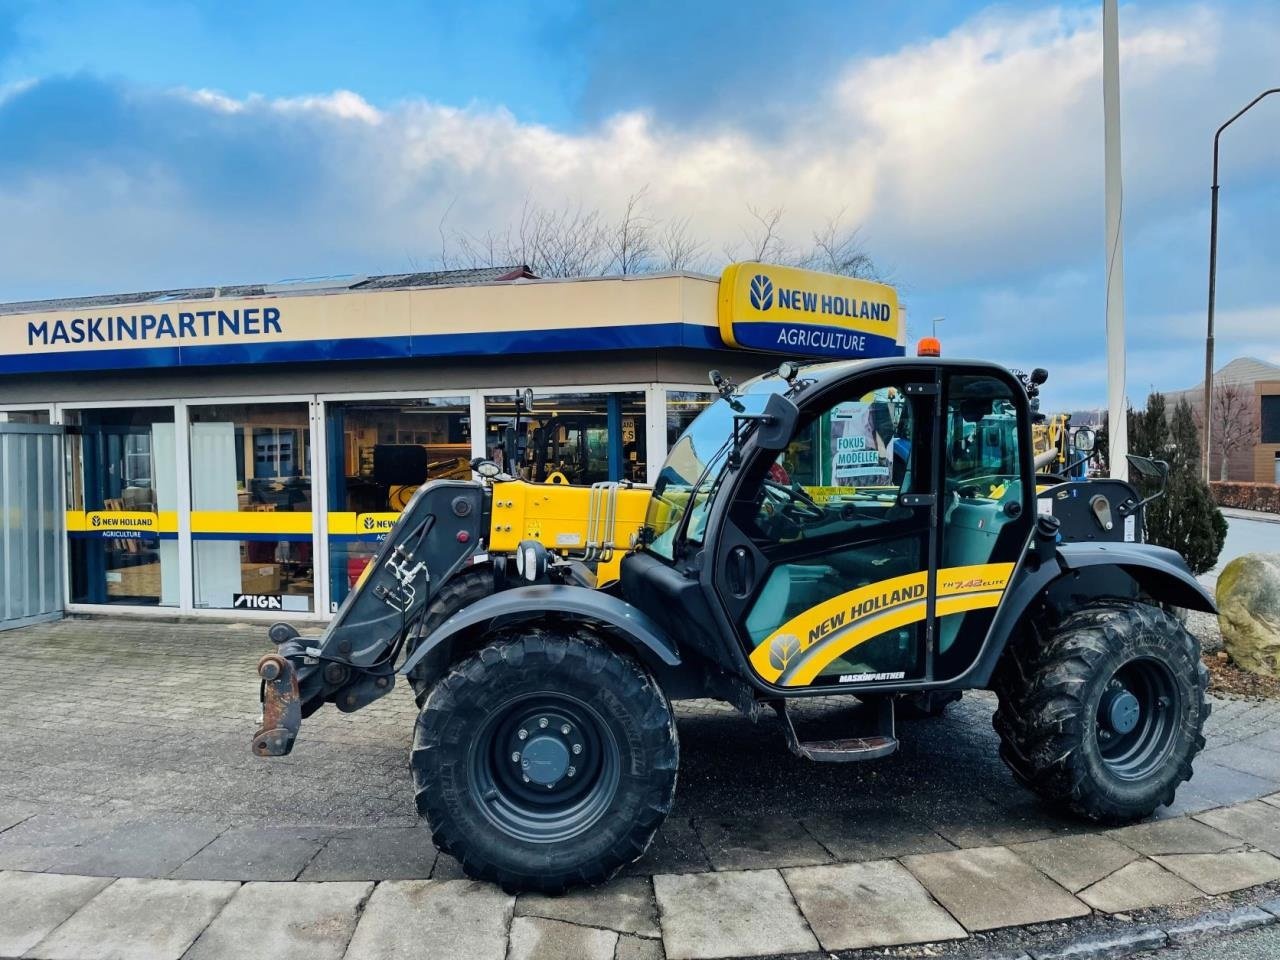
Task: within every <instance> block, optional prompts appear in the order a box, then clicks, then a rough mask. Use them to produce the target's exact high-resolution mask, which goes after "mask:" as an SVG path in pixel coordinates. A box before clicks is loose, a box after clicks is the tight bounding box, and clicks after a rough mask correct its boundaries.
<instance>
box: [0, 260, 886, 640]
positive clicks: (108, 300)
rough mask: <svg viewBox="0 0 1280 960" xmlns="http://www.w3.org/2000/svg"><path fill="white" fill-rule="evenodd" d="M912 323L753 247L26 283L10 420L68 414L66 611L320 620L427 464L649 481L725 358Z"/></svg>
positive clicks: (870, 343) (875, 348)
mask: <svg viewBox="0 0 1280 960" xmlns="http://www.w3.org/2000/svg"><path fill="white" fill-rule="evenodd" d="M806 313H807V314H812V315H813V316H811V317H806ZM818 314H825V315H827V316H826V317H825V318H824V321H825V322H823V323H818V322H817V321H818V316H817V315H818ZM797 318H798V321H806V320H807V319H808V320H813V321H814V323H812V324H807V323H806V322H797ZM904 330H905V326H904V323H903V319H902V316H901V313H900V311H899V308H898V304H897V301H896V298H894V297H893V296H892V291H891V290H889V289H888V288H884V287H880V286H879V285H876V284H867V283H865V282H860V281H853V280H848V279H846V278H837V277H829V276H825V275H820V274H811V273H806V272H804V271H795V270H788V269H787V268H778V267H772V266H767V265H761V264H741V265H734V266H732V267H730V268H728V269H727V270H726V272H725V274H724V275H723V276H722V277H709V276H703V275H695V274H684V273H682V274H664V275H651V276H650V275H646V276H637V277H606V278H591V279H575V280H541V279H537V278H535V277H533V276H532V274H530V272H529V271H528V270H527V269H525V268H523V267H511V268H497V269H483V270H466V271H450V272H440V273H413V274H398V275H392V276H375V277H349V278H340V279H326V280H313V281H302V282H288V283H280V284H270V285H259V286H237V287H222V288H199V289H182V290H167V291H154V292H148V293H135V294H125V295H115V296H101V297H84V298H76V299H66V300H49V301H39V302H25V303H9V304H0V421H6V422H7V423H6V424H3V425H4V426H8V427H9V428H10V429H12V430H15V431H20V430H21V429H22V428H21V426H20V425H22V424H48V425H51V426H54V427H60V428H61V430H60V433H61V439H60V443H61V447H62V449H61V453H60V456H61V460H62V461H63V462H64V463H65V474H64V476H63V477H62V478H60V479H61V483H60V484H59V486H60V489H59V490H58V491H57V503H58V510H57V513H58V519H59V527H60V529H59V532H58V540H59V553H60V557H59V560H58V563H59V564H60V566H61V576H62V604H63V606H64V608H65V609H66V610H69V611H72V612H92V611H95V610H101V609H103V608H104V607H110V608H114V609H130V610H136V611H138V612H144V611H151V612H155V611H163V612H166V613H183V614H198V613H204V612H209V613H212V612H217V613H218V614H219V615H225V613H226V612H227V611H239V612H243V615H245V616H264V617H270V616H278V614H275V613H273V612H270V611H274V610H285V611H289V612H290V614H291V616H294V617H297V618H305V617H306V616H308V615H311V616H315V617H317V618H321V619H323V618H325V617H327V616H329V615H330V614H331V612H332V611H334V610H335V609H336V608H337V605H338V604H339V603H341V601H342V599H343V598H344V597H345V596H346V595H347V593H348V592H349V590H350V589H351V586H352V584H353V582H354V579H355V577H356V576H358V574H359V572H360V570H361V569H362V568H363V565H364V563H365V562H366V561H367V559H368V558H369V557H370V556H371V555H372V554H373V553H374V552H375V551H376V549H377V546H378V540H379V537H381V536H384V535H385V532H386V530H387V529H389V528H390V526H391V525H392V524H393V523H394V521H395V519H396V516H397V515H398V511H399V510H400V509H401V508H402V507H403V505H404V503H405V502H406V501H407V499H408V496H409V495H410V494H411V493H412V491H413V490H414V489H415V488H416V487H417V486H418V485H419V484H421V483H422V482H423V481H424V480H426V479H434V478H439V477H468V476H470V471H469V467H468V461H469V460H470V459H471V458H473V457H481V456H483V457H490V458H493V459H495V460H498V461H499V462H503V461H504V460H505V461H506V462H505V463H504V466H507V467H510V468H513V469H514V468H517V467H518V468H519V469H520V471H521V472H522V474H523V475H525V476H527V477H528V478H529V479H531V480H533V481H536V482H545V481H548V480H550V481H556V480H561V479H563V480H568V481H569V482H573V483H584V484H585V483H595V482H600V481H607V480H615V481H633V482H636V483H646V482H650V481H652V480H653V479H654V477H655V476H656V474H657V471H658V469H659V467H660V466H661V463H662V461H663V459H664V457H665V456H666V453H667V450H668V448H669V447H670V446H671V444H672V443H673V442H674V441H675V439H676V438H677V437H678V436H679V434H680V433H681V431H682V430H683V429H684V427H685V426H686V425H687V424H688V423H689V422H690V421H691V420H692V418H693V417H695V416H696V415H697V413H698V412H699V411H700V410H701V409H702V408H703V407H704V406H705V405H706V404H707V403H709V402H710V401H711V400H712V399H713V397H714V396H715V394H714V391H713V390H712V388H711V386H710V384H709V382H708V379H707V372H708V370H709V369H710V368H717V369H719V370H721V371H722V372H723V373H724V374H725V375H726V376H729V377H731V378H734V379H745V378H747V377H750V376H753V375H755V374H757V373H759V372H762V371H763V370H765V369H768V368H769V367H771V366H774V365H776V363H777V362H778V361H779V360H780V359H782V358H784V357H797V356H814V355H826V356H884V355H892V354H895V353H901V352H902V348H903V337H904ZM833 331H834V332H833ZM524 387H531V388H533V391H534V396H535V402H534V405H533V409H532V410H530V411H527V412H526V411H522V410H520V409H518V403H517V391H518V389H519V388H524ZM15 425H17V426H15ZM517 431H518V432H517ZM53 432H54V433H57V432H59V431H53ZM513 457H514V458H515V460H516V462H512V458H513ZM4 469H5V471H12V470H13V469H16V468H15V467H14V466H13V465H12V464H7V465H6V466H5V468H4ZM263 608H269V610H264V609H263Z"/></svg>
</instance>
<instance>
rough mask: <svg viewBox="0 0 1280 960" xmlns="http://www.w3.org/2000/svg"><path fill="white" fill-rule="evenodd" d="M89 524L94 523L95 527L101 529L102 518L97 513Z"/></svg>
mask: <svg viewBox="0 0 1280 960" xmlns="http://www.w3.org/2000/svg"><path fill="white" fill-rule="evenodd" d="M89 522H90V523H92V524H93V525H94V526H95V527H100V526H102V518H101V517H100V516H98V515H97V514H96V513H95V514H94V515H93V517H92V518H91V519H90V520H89Z"/></svg>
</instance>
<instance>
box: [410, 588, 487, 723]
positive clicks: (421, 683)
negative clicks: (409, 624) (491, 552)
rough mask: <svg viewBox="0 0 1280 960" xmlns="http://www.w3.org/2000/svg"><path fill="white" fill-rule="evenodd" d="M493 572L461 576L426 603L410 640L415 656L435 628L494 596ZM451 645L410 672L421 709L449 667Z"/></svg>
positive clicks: (432, 655) (435, 653) (416, 701)
mask: <svg viewBox="0 0 1280 960" xmlns="http://www.w3.org/2000/svg"><path fill="white" fill-rule="evenodd" d="M493 590H494V586H493V571H492V570H491V569H489V568H488V567H475V568H472V569H471V570H466V571H464V572H462V573H459V574H458V575H457V576H455V577H454V578H453V579H452V580H450V581H449V582H448V583H446V584H445V585H444V587H442V588H441V590H440V593H439V594H437V595H436V596H435V597H434V598H432V600H431V602H430V603H429V604H427V609H426V612H424V613H423V615H422V619H421V620H419V621H418V624H417V627H416V628H415V629H414V635H413V639H412V640H411V641H410V646H409V651H408V652H409V653H410V654H412V653H413V651H414V650H415V649H417V646H418V644H419V643H421V642H422V641H423V640H425V639H426V638H427V637H429V636H431V632H432V631H433V630H435V628H436V627H438V626H440V624H442V623H444V622H445V621H446V620H448V619H449V618H450V617H452V616H453V615H454V614H455V613H457V612H458V611H459V610H461V609H462V608H463V607H469V606H471V604H473V603H476V602H478V601H480V600H483V599H484V598H485V597H487V596H489V594H491V593H493ZM448 647H449V645H448V644H442V645H441V646H440V647H439V648H437V649H436V650H432V651H431V652H430V653H428V654H427V656H426V657H424V658H423V660H422V662H421V663H419V664H418V665H417V666H416V667H414V668H413V670H412V671H410V673H409V686H410V687H411V688H412V690H413V699H414V702H415V703H417V705H418V709H419V710H421V709H422V707H423V704H425V703H426V702H427V695H428V694H430V693H431V686H432V684H434V683H435V681H436V679H437V678H438V677H439V676H440V674H442V673H443V672H444V668H445V666H446V665H447V664H448V656H449V649H448Z"/></svg>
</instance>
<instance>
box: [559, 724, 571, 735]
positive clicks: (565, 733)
mask: <svg viewBox="0 0 1280 960" xmlns="http://www.w3.org/2000/svg"><path fill="white" fill-rule="evenodd" d="M560 732H561V733H563V734H564V735H565V736H566V737H567V736H568V735H569V725H568V724H567V723H566V724H565V725H564V726H562V727H561V728H560Z"/></svg>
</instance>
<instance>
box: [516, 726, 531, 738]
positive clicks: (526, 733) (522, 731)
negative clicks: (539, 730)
mask: <svg viewBox="0 0 1280 960" xmlns="http://www.w3.org/2000/svg"><path fill="white" fill-rule="evenodd" d="M516 736H517V737H519V738H520V739H521V740H528V739H529V731H528V730H526V729H525V728H524V727H521V728H520V732H519V733H517V734H516Z"/></svg>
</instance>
